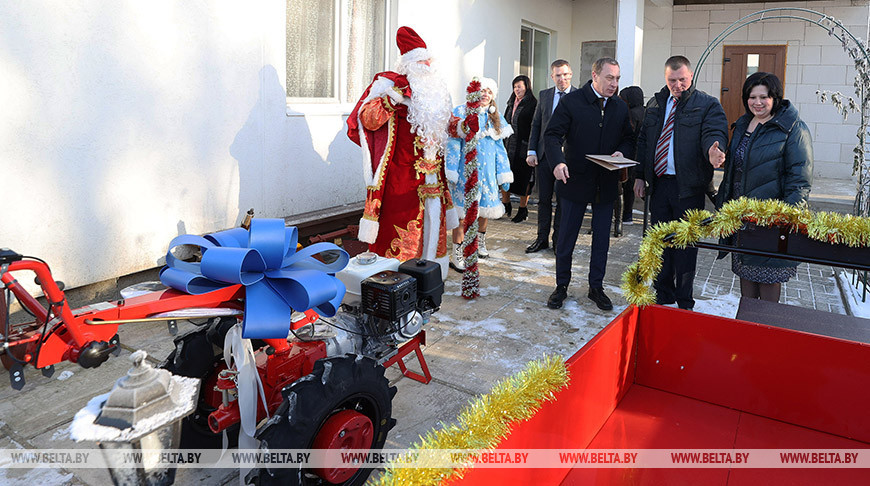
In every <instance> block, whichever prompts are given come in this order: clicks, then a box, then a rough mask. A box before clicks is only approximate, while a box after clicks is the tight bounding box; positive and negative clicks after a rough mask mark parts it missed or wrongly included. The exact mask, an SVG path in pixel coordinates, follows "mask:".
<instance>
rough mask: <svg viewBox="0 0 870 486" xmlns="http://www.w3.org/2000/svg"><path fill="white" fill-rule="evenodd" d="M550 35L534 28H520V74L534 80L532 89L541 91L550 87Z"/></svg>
mask: <svg viewBox="0 0 870 486" xmlns="http://www.w3.org/2000/svg"><path fill="white" fill-rule="evenodd" d="M552 61H553V60H552V59H550V34H549V33H548V32H544V31H542V30H538V29H536V28H534V27H528V26H525V25H524V26H522V27H521V28H520V74H525V75H526V76H528V77H529V79H531V80H532V89H533V90H535V91H540V90H542V89H545V88H547V87H548V86H549V84H548V83H549V81H548V80H549V79H550V62H552Z"/></svg>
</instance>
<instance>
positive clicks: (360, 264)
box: [335, 251, 399, 305]
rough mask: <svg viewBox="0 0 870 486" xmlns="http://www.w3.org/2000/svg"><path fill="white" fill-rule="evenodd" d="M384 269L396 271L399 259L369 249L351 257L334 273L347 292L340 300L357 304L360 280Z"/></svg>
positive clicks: (358, 301)
mask: <svg viewBox="0 0 870 486" xmlns="http://www.w3.org/2000/svg"><path fill="white" fill-rule="evenodd" d="M385 270H393V271H398V270H399V260H396V259H395V258H386V257H382V256H380V255H378V254H376V253H372V252H370V251H367V252H364V253H360V254H359V255H357V256H355V257H353V258H351V259H350V261H349V262H348V264H347V266H346V267H344V270H342V271H340V272H338V273H336V274H335V276H336V277H338V279H339V280H341V282H342V283H343V284H344V286H345V287H347V293H346V294H345V295H344V300H343V301H342V302H344V303H345V304H348V305H359V304H360V301H361V297H360V292H361V291H360V282H362V281H363V280H365V279H367V278H369V277H371V276H372V275H374V274H376V273H378V272H383V271H385Z"/></svg>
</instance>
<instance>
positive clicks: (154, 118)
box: [0, 0, 573, 287]
mask: <svg viewBox="0 0 870 486" xmlns="http://www.w3.org/2000/svg"><path fill="white" fill-rule="evenodd" d="M392 5H393V12H392V19H393V21H392V25H390V29H389V30H390V34H389V35H390V37H392V36H393V35H394V33H395V29H396V28H397V27H398V26H399V25H411V26H413V27H414V28H415V29H417V30H418V32H419V33H420V34H421V35H422V36H423V37H424V39H426V40H427V42H429V46H430V49H431V50H432V51H433V52H434V53H435V55H436V56H438V57H439V58H440V60H441V63H440V64H441V68H442V72H443V73H444V74H445V77H446V79H447V80H448V83H449V85H450V87H451V91H452V94H453V96H454V101H455V102H456V103H460V102H463V101H464V92H463V90H464V87H465V85H466V84H467V83H468V81H469V79H470V78H471V77H472V76H473V75H486V76H489V77H494V78H496V79H498V80H499V81H500V83H499V84H500V86H501V91H502V92H501V94H500V96H499V100H498V101H499V104H500V105H501V106H503V105H504V103H505V101H506V100H507V97H508V95H509V94H510V93H509V89H510V80H511V79H512V78H513V76H514V75H515V74H517V71H518V57H519V35H520V25H521V22H522V21H523V20H526V21H528V22H532V23H534V24H537V25H539V26H542V27H545V28H547V29H551V30H553V46H555V49H554V50H555V52H553V54H554V55H558V56H563V57H564V56H568V55H569V52H570V50H571V47H570V39H571V28H572V7H573V2H572V1H571V0H550V1H548V2H542V3H539V2H525V1H521V0H504V1H498V0H475V1H471V0H447V1H442V2H431V1H428V0H425V1H424V0H393V1H392ZM285 16H286V7H285V4H284V2H283V1H281V0H258V1H254V2H235V1H230V0H213V1H208V2H177V1H170V0H156V1H151V2H141V1H124V2H117V1H109V0H93V1H70V2H50V1H34V2H2V3H0V110H2V111H0V112H2V116H0V178H2V181H3V185H2V189H0V193H2V195H3V196H4V201H5V207H4V210H3V211H2V212H0V247H10V248H12V249H14V250H16V251H19V252H21V253H24V254H28V255H33V256H38V257H41V258H43V259H45V260H47V261H48V262H49V263H50V264H51V267H52V270H53V271H54V273H55V276H56V278H59V279H62V280H64V281H65V282H66V283H67V285H68V286H69V287H75V286H79V285H83V284H87V283H92V282H97V281H101V280H104V279H108V278H112V277H116V276H119V275H124V274H127V273H131V272H135V271H138V270H142V269H146V268H151V267H154V266H157V265H160V264H162V257H163V255H164V253H165V251H166V247H167V245H168V243H169V241H170V240H171V239H172V238H173V237H174V236H176V235H178V234H183V233H195V234H202V233H207V232H212V231H217V230H221V229H224V228H228V227H232V226H235V225H237V224H238V222H239V221H240V220H241V218H242V216H243V214H244V212H245V211H246V210H247V209H248V208H251V207H253V208H255V210H256V212H257V216H259V217H285V216H292V215H298V214H301V213H305V212H309V211H314V210H318V209H323V208H328V207H334V206H340V205H344V204H349V203H354V202H360V201H362V200H363V199H364V198H365V193H364V186H363V182H362V166H361V160H360V152H359V148H358V147H357V146H356V145H354V144H352V143H351V142H350V141H349V140H348V139H347V137H346V135H345V126H344V121H345V118H346V116H347V114H348V112H349V111H350V108H351V107H352V106H351V105H349V104H293V105H291V106H289V107H288V106H287V105H286V100H285V94H284V93H285V92H286V91H285V86H284V84H285V81H284V80H285V78H286V76H285V34H284V29H285ZM391 50H392V52H393V54H392V55H393V56H395V49H394V48H393V49H391ZM393 59H395V57H393ZM390 65H392V62H391V63H390Z"/></svg>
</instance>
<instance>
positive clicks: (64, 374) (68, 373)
mask: <svg viewBox="0 0 870 486" xmlns="http://www.w3.org/2000/svg"><path fill="white" fill-rule="evenodd" d="M73 374H74V373H73V372H72V371H70V370H64V371H61V372H60V374H59V375H57V379H58V380H59V381H64V380H67V379H69V378H72V376H73Z"/></svg>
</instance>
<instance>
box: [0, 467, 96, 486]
mask: <svg viewBox="0 0 870 486" xmlns="http://www.w3.org/2000/svg"><path fill="white" fill-rule="evenodd" d="M73 479H74V478H73V473H63V472H61V471H58V470H57V469H7V468H2V469H0V484H2V485H3V486H33V485H34V484H50V485H52V486H61V485H65V484H73ZM75 484H81V483H78V482H76V483H75Z"/></svg>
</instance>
